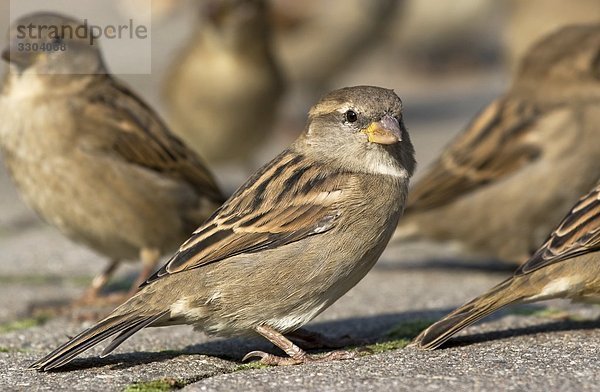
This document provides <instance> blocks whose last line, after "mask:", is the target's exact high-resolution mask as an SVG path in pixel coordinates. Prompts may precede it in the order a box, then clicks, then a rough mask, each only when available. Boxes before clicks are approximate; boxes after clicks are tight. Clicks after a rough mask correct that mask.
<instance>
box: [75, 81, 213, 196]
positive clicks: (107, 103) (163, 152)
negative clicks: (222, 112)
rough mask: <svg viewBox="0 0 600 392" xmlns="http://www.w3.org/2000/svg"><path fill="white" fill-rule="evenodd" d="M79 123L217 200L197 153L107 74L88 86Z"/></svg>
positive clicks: (114, 147) (130, 157)
mask: <svg viewBox="0 0 600 392" xmlns="http://www.w3.org/2000/svg"><path fill="white" fill-rule="evenodd" d="M86 99H87V101H86V103H87V105H85V106H84V108H83V113H81V116H79V118H80V119H81V121H80V124H78V125H79V127H80V128H82V129H83V130H84V131H85V128H86V127H89V128H88V129H89V132H90V134H94V136H96V137H100V138H103V140H105V143H106V144H107V147H109V148H110V151H111V152H113V153H116V154H118V156H120V157H121V158H122V159H124V160H126V161H127V162H130V163H133V164H136V165H140V166H142V167H144V168H146V169H149V170H153V171H156V172H160V173H162V174H164V175H165V176H170V177H172V178H178V179H183V180H185V181H187V182H188V183H189V184H190V185H192V186H193V187H194V189H195V190H196V191H197V192H198V193H199V194H203V195H206V196H207V197H209V198H210V199H211V200H213V201H214V202H217V203H222V202H223V201H224V200H225V198H224V197H223V195H222V193H221V191H220V190H219V187H218V186H217V184H216V182H215V180H214V178H213V176H212V174H211V173H210V172H209V171H208V170H207V169H206V167H205V165H204V163H203V162H202V160H201V159H200V158H199V157H198V155H197V154H196V153H195V152H193V151H192V150H190V149H189V148H188V147H187V146H186V145H185V144H183V143H182V142H181V141H180V140H179V139H178V138H177V137H175V136H174V135H173V134H172V133H171V132H170V131H169V130H168V128H167V127H166V126H165V124H164V123H163V122H162V120H161V119H160V118H159V116H158V115H157V114H156V112H154V110H153V109H152V108H150V107H149V106H147V105H146V104H145V103H144V102H143V101H141V100H140V99H139V98H138V97H137V96H136V95H135V94H134V93H132V92H131V91H130V90H129V89H127V88H126V87H125V86H123V85H121V84H120V83H118V82H117V81H116V80H114V79H112V78H111V77H110V76H106V79H101V80H100V81H99V83H97V84H96V85H94V86H93V87H92V88H90V89H88V90H87V96H86ZM97 130H101V131H102V132H103V134H99V132H98V131H97Z"/></svg>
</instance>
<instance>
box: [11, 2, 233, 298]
mask: <svg viewBox="0 0 600 392" xmlns="http://www.w3.org/2000/svg"><path fill="white" fill-rule="evenodd" d="M19 26H21V27H22V26H33V30H32V31H33V33H32V34H31V35H30V34H25V37H21V35H22V34H21V33H20V30H21V31H22V29H19ZM42 26H46V27H47V26H52V27H57V28H56V29H48V28H47V29H44V30H38V27H42ZM84 27H85V26H84V25H83V24H81V22H79V21H77V20H74V19H71V18H69V17H66V16H62V15H58V14H52V13H35V14H30V15H27V16H24V17H22V18H20V19H19V20H17V21H16V22H15V23H14V24H13V25H12V27H11V29H10V33H9V40H10V44H9V47H8V48H7V49H6V50H5V51H4V52H3V53H2V57H3V58H4V59H5V60H6V61H7V62H8V63H9V70H8V72H7V73H6V74H5V77H4V84H3V87H2V90H1V94H0V118H2V122H1V123H0V151H1V152H2V155H3V157H4V163H5V164H6V166H7V168H8V171H9V173H10V175H11V177H12V179H13V180H14V183H15V185H16V186H17V188H18V189H19V191H20V193H21V195H22V197H23V199H24V200H25V201H26V202H27V204H29V205H30V206H31V207H32V208H33V209H34V210H35V211H36V212H37V213H38V214H39V215H40V216H41V217H42V218H43V219H44V220H45V221H46V222H48V223H49V224H51V225H53V226H55V227H56V228H58V229H59V230H60V231H61V232H62V233H63V234H65V235H66V236H67V237H69V238H70V239H72V240H74V241H76V242H79V243H82V244H85V245H87V246H88V247H90V248H91V249H93V250H95V251H97V252H99V253H101V254H103V255H105V256H107V257H108V258H110V259H111V263H110V264H109V266H108V267H107V268H106V270H105V271H104V272H103V273H102V274H101V275H99V276H98V277H96V278H95V279H94V281H93V283H92V285H91V287H90V288H89V289H88V291H87V293H86V295H85V296H84V299H89V300H93V299H95V298H97V296H98V294H99V292H100V290H101V289H102V287H103V286H104V285H105V284H106V282H107V281H108V280H109V279H110V277H111V275H112V273H113V272H114V271H115V269H116V268H117V266H118V264H119V262H121V261H123V260H135V259H138V258H140V259H141V260H142V263H143V265H144V268H143V270H142V272H141V273H140V277H139V278H138V282H137V284H135V286H134V287H135V288H137V286H138V285H139V283H141V282H143V281H144V280H145V279H146V278H147V277H148V276H149V275H150V274H151V273H152V272H154V271H155V265H156V263H157V262H158V260H159V257H160V255H161V254H164V253H165V252H171V251H173V250H174V249H176V248H177V246H178V245H179V244H180V243H181V242H182V241H184V240H185V239H186V238H187V237H188V236H189V235H190V233H192V232H193V231H194V229H195V228H196V227H197V226H198V225H199V224H200V223H202V222H203V221H204V220H205V219H206V218H208V217H209V216H210V214H211V213H212V212H213V211H214V210H215V209H216V208H217V207H218V206H219V205H221V203H222V201H223V200H224V198H223V196H222V195H221V192H220V190H219V188H218V186H217V184H216V183H215V181H214V179H213V177H212V175H211V173H210V172H209V171H208V170H207V169H206V167H205V166H204V164H203V163H202V161H201V160H200V158H199V157H198V156H197V155H196V154H195V153H194V152H193V151H191V150H190V149H189V148H187V147H186V146H185V145H184V144H183V143H182V142H181V141H180V140H179V139H177V138H176V137H174V136H173V135H172V134H171V133H170V132H169V130H168V128H167V127H166V126H165V125H164V123H163V122H162V121H161V119H160V118H159V117H158V116H157V114H156V113H155V112H154V111H153V110H152V109H151V108H150V107H148V106H147V105H146V104H145V103H144V102H143V101H142V100H141V99H140V98H139V97H137V96H136V95H135V94H134V93H133V92H131V91H130V90H128V89H127V88H126V87H124V86H123V85H122V84H121V83H120V82H119V81H118V80H116V79H115V78H113V77H112V76H111V75H110V74H109V73H108V70H107V68H106V66H105V65H104V62H103V59H102V54H101V52H100V49H99V47H98V41H97V38H96V39H93V40H90V37H91V32H89V31H88V35H87V37H85V38H79V37H78V35H76V34H71V33H69V31H81V29H82V28H84ZM25 31H27V30H25ZM39 31H41V32H42V33H43V34H42V35H41V36H38V32H39ZM57 32H58V33H57ZM61 34H64V35H61ZM79 35H80V36H82V35H83V34H79ZM35 46H37V47H38V48H45V50H42V49H40V50H37V51H35V50H27V47H29V48H33V47H35ZM51 48H54V49H52V50H49V49H51Z"/></svg>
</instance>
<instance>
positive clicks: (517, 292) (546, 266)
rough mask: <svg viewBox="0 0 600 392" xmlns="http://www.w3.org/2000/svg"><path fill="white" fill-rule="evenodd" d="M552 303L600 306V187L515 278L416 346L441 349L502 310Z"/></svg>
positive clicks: (455, 313) (445, 321)
mask: <svg viewBox="0 0 600 392" xmlns="http://www.w3.org/2000/svg"><path fill="white" fill-rule="evenodd" d="M552 298H567V299H570V300H572V301H583V302H600V183H599V184H598V185H597V186H596V188H595V189H594V190H592V191H591V192H590V193H588V194H587V195H586V196H584V197H583V198H581V199H580V200H579V202H577V204H575V206H574V207H573V208H572V209H571V211H570V212H569V214H568V215H567V216H566V217H565V218H564V219H563V221H562V222H561V223H560V224H559V225H558V227H557V228H556V230H554V231H553V232H552V234H551V235H550V237H549V238H548V239H547V240H546V242H545V243H544V245H542V247H541V248H539V249H538V250H537V252H535V254H534V255H533V256H532V257H531V258H530V259H529V260H528V261H527V262H526V263H525V264H523V265H522V266H521V267H519V269H517V271H516V272H515V274H514V275H513V276H512V277H511V278H509V279H507V280H505V281H504V282H502V283H500V284H499V285H497V286H496V287H494V288H492V289H491V290H490V291H488V292H487V293H485V294H483V295H481V296H479V297H477V298H475V299H474V300H472V301H470V302H468V303H467V304H465V305H463V306H461V307H460V308H458V309H456V310H455V311H453V312H452V313H450V314H449V315H447V316H446V317H444V318H442V319H441V320H440V321H438V322H436V323H434V324H433V325H431V326H430V327H429V328H427V329H426V330H424V331H423V332H421V333H420V334H419V336H417V337H416V338H415V340H414V344H415V345H416V346H417V347H419V348H422V349H428V350H429V349H435V348H436V347H439V346H440V345H441V344H443V343H444V342H446V341H447V340H448V339H450V338H451V337H452V336H453V335H454V334H455V333H457V332H458V331H460V330H461V329H463V328H465V327H467V326H469V325H471V324H473V323H475V322H477V321H478V320H480V319H482V318H483V317H485V316H487V315H489V314H491V313H493V312H495V311H497V310H498V309H501V308H503V307H505V306H508V305H513V304H520V303H527V302H536V301H543V300H547V299H552Z"/></svg>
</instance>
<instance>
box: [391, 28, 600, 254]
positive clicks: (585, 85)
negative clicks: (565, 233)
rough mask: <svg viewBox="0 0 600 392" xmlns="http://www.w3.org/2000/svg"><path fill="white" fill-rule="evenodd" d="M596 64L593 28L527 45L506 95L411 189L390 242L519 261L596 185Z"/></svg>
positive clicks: (599, 86) (599, 171)
mask: <svg viewBox="0 0 600 392" xmlns="http://www.w3.org/2000/svg"><path fill="white" fill-rule="evenodd" d="M599 59H600V24H595V25H586V26H570V27H567V28H564V29H562V30H559V31H558V32H556V33H554V34H552V35H550V36H548V37H547V38H545V39H544V40H542V41H541V42H539V43H538V44H537V45H535V46H534V47H533V48H532V49H531V51H530V52H529V54H528V55H527V57H526V58H525V59H524V60H523V62H522V64H521V67H520V70H519V72H518V73H517V75H516V78H515V80H514V82H513V85H512V87H511V88H510V90H509V91H508V92H507V93H506V94H505V95H504V96H502V97H500V98H499V99H497V100H496V101H494V102H492V103H491V104H490V105H489V106H488V107H487V108H485V109H484V110H483V112H481V113H480V114H479V115H478V116H477V117H476V118H475V119H474V120H473V122H472V123H471V125H470V126H469V127H468V128H467V129H466V131H465V132H464V133H462V134H461V135H459V136H458V137H457V138H456V139H455V140H454V141H452V142H451V143H450V145H449V146H448V147H447V148H446V150H445V151H444V152H443V153H442V155H441V157H440V158H439V159H438V160H437V161H436V162H435V163H434V164H433V165H432V166H431V167H430V168H429V170H428V171H427V172H426V173H425V175H424V176H423V177H422V178H421V179H420V180H419V181H418V182H417V183H416V184H415V186H414V187H413V188H412V189H411V192H410V196H409V200H408V203H407V207H406V215H405V217H404V218H403V219H402V222H400V225H399V227H398V230H397V232H396V235H395V239H394V241H396V240H404V241H405V240H408V239H415V238H427V239H430V240H438V241H446V240H454V241H458V242H459V243H460V244H461V245H462V246H463V247H464V248H466V249H467V250H469V251H472V252H475V253H479V254H481V255H484V256H488V257H490V256H491V257H493V258H496V259H499V260H504V261H508V262H513V263H517V262H518V263H521V262H523V261H525V260H527V258H528V257H529V256H530V255H531V253H532V252H533V251H534V250H535V248H536V247H537V244H539V243H541V242H542V241H543V239H544V238H545V237H546V236H547V234H548V233H549V232H550V231H551V230H552V228H553V227H556V224H558V222H559V221H560V218H561V217H562V215H563V214H564V213H565V212H566V211H567V210H568V208H569V207H570V206H571V205H573V203H575V201H576V200H577V197H578V196H579V195H581V194H583V193H584V192H586V191H587V190H588V189H590V187H592V186H593V185H594V183H595V181H596V180H597V179H598V176H599V175H600V159H598V157H600V143H598V140H600V126H599V125H598V124H600V61H599Z"/></svg>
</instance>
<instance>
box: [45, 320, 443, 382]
mask: <svg viewBox="0 0 600 392" xmlns="http://www.w3.org/2000/svg"><path fill="white" fill-rule="evenodd" d="M431 313H432V312H430V311H423V312H420V311H416V312H402V313H391V314H383V315H375V316H366V317H352V318H347V319H342V320H335V321H325V322H319V323H314V324H310V325H308V326H307V327H306V329H307V330H310V331H314V332H319V333H321V334H324V335H326V336H330V337H332V338H334V339H336V338H344V339H345V340H347V341H348V347H357V346H363V345H366V344H374V343H382V342H386V341H389V340H391V339H396V338H397V337H391V336H390V335H389V333H390V331H391V330H392V329H393V328H394V327H396V326H398V325H399V324H400V325H402V324H403V323H407V322H410V323H413V322H414V320H426V322H427V323H430V322H433V321H434V319H433V318H432V316H431ZM411 325H412V324H411ZM425 326H426V325H425ZM419 331H420V328H419V329H418V330H416V329H414V331H410V332H409V334H410V335H411V336H406V338H407V339H409V338H412V337H414V336H416V335H417V333H418V332H419ZM174 343H175V342H174ZM300 345H301V343H300ZM253 350H262V351H265V352H270V353H273V354H276V355H282V352H280V351H279V350H278V349H277V348H276V347H274V346H273V345H271V344H270V343H268V342H267V341H265V340H264V339H262V338H223V339H215V340H211V341H209V342H204V343H200V344H194V345H190V346H187V347H185V348H183V349H181V350H169V351H161V352H136V353H124V354H111V355H110V356H108V357H105V358H98V357H88V358H78V359H75V360H74V361H73V362H71V363H69V364H67V365H65V366H63V367H61V368H59V369H55V370H52V371H53V372H68V371H75V370H86V369H94V368H99V367H105V366H110V367H111V369H113V370H123V369H128V368H132V367H135V366H138V365H144V364H149V363H154V362H163V361H168V360H171V359H174V358H177V357H180V356H197V355H202V356H209V357H214V358H218V359H221V360H226V361H232V362H238V363H241V359H242V358H243V357H244V355H245V354H247V353H248V352H250V351H253ZM307 351H308V350H307ZM310 351H311V352H313V350H310ZM314 351H315V352H320V351H329V350H328V349H326V350H320V349H319V350H314Z"/></svg>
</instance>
